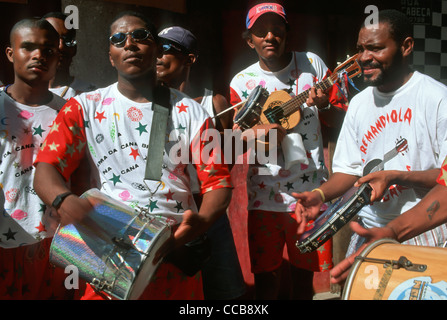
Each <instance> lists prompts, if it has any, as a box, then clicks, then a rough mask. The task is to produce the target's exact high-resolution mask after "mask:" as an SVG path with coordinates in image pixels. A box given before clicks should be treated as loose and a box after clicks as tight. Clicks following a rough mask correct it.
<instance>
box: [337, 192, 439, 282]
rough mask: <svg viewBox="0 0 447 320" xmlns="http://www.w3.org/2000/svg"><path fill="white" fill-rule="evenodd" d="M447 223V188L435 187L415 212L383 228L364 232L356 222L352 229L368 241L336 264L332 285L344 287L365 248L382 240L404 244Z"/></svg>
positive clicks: (413, 209) (407, 212)
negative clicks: (342, 285) (343, 284)
mask: <svg viewBox="0 0 447 320" xmlns="http://www.w3.org/2000/svg"><path fill="white" fill-rule="evenodd" d="M443 223H447V187H445V186H442V185H439V184H438V185H436V186H435V187H434V188H433V189H432V190H430V192H429V193H427V195H426V196H425V197H424V198H423V199H422V200H421V201H420V202H419V203H418V204H417V205H415V206H414V207H413V208H411V209H410V210H408V211H406V212H404V213H403V214H401V215H400V216H398V217H397V218H396V219H394V220H393V221H391V222H389V223H388V224H387V225H386V226H385V227H383V228H371V229H365V228H363V227H362V226H360V225H359V224H358V223H356V222H351V229H352V230H353V231H354V232H356V233H357V234H359V235H360V236H362V237H365V238H366V239H367V241H366V243H365V244H364V245H362V246H361V247H360V248H359V250H357V252H356V253H354V254H353V255H351V256H350V257H348V258H346V259H344V260H343V261H341V262H340V263H339V264H337V265H336V266H335V267H334V269H333V270H332V271H331V282H332V283H342V282H343V281H344V280H345V279H346V277H347V276H348V274H349V270H350V268H351V266H352V264H353V263H354V260H355V257H356V256H358V255H359V254H360V253H361V252H362V251H363V250H364V248H366V246H368V245H369V244H371V243H372V242H374V241H377V240H379V239H385V238H390V239H395V240H397V241H399V242H404V241H406V240H408V239H411V238H414V237H416V236H418V235H420V234H422V233H424V232H426V231H428V230H431V229H434V228H436V227H437V226H440V225H441V224H443Z"/></svg>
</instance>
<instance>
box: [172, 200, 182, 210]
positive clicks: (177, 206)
mask: <svg viewBox="0 0 447 320" xmlns="http://www.w3.org/2000/svg"><path fill="white" fill-rule="evenodd" d="M175 202H177V205H176V206H175V207H174V208H175V209H177V213H179V212H180V210H183V206H182V202H181V201H175Z"/></svg>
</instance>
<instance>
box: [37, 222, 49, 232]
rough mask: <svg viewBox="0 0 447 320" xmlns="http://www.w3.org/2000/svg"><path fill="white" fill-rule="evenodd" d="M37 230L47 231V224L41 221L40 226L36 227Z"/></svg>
mask: <svg viewBox="0 0 447 320" xmlns="http://www.w3.org/2000/svg"><path fill="white" fill-rule="evenodd" d="M35 228H36V229H37V230H39V232H42V231H47V229H45V226H44V225H43V223H42V222H40V223H39V226H38V227H35Z"/></svg>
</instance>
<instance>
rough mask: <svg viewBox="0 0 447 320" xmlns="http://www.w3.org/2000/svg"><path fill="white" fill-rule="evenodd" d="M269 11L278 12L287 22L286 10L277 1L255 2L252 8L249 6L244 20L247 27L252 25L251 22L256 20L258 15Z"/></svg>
mask: <svg viewBox="0 0 447 320" xmlns="http://www.w3.org/2000/svg"><path fill="white" fill-rule="evenodd" d="M269 12H271V13H276V14H278V15H279V16H281V18H283V19H284V21H285V22H286V23H287V19H286V11H285V10H284V8H283V6H282V5H280V4H278V3H268V2H267V3H261V4H257V5H255V6H254V7H253V8H251V9H250V11H248V14H247V20H246V26H247V29H250V28H251V27H253V24H254V23H255V22H256V20H258V18H259V17H260V16H262V15H263V14H265V13H269Z"/></svg>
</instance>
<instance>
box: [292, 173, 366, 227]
mask: <svg viewBox="0 0 447 320" xmlns="http://www.w3.org/2000/svg"><path fill="white" fill-rule="evenodd" d="M357 179H358V177H357V176H352V175H349V174H345V173H339V172H336V173H334V174H333V175H332V176H331V177H330V178H329V180H328V181H327V182H325V183H323V184H322V185H321V186H320V188H318V189H320V190H321V192H322V193H320V192H319V191H306V192H303V193H292V195H293V196H294V197H295V198H296V199H297V203H296V209H295V215H296V220H297V222H298V224H299V228H298V233H302V232H304V228H305V226H306V225H307V222H308V221H309V220H314V219H315V218H317V216H318V214H319V213H320V208H321V205H322V204H323V203H324V202H327V201H330V200H333V199H335V198H337V197H339V196H341V195H343V194H344V193H346V191H348V190H349V189H350V188H352V187H353V186H354V184H355V182H356V181H357ZM323 197H324V199H323Z"/></svg>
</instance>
